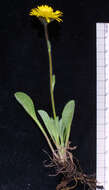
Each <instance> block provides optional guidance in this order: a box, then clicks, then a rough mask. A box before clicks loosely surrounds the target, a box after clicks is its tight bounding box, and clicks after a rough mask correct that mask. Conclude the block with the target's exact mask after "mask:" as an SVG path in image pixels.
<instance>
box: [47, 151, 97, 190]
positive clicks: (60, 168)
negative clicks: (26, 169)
mask: <svg viewBox="0 0 109 190" xmlns="http://www.w3.org/2000/svg"><path fill="white" fill-rule="evenodd" d="M69 149H70V148H69ZM69 149H68V150H66V158H67V159H66V161H65V162H63V163H62V162H60V160H59V158H57V157H55V156H54V155H53V158H51V157H50V156H49V159H50V162H49V164H47V163H46V162H45V167H50V168H51V167H53V168H55V174H50V176H57V175H59V174H61V175H62V176H63V178H62V180H61V182H60V184H58V185H57V187H56V190H72V189H74V188H75V187H76V186H77V185H78V184H80V183H81V184H83V185H87V186H88V187H89V189H90V190H95V189H96V186H97V185H96V184H97V181H96V178H95V176H94V175H87V174H84V173H83V171H82V169H81V167H80V164H79V161H78V159H77V158H75V157H74V156H73V154H72V153H71V152H69ZM56 154H57V152H56Z"/></svg>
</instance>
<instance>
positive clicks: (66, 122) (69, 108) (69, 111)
mask: <svg viewBox="0 0 109 190" xmlns="http://www.w3.org/2000/svg"><path fill="white" fill-rule="evenodd" d="M74 109H75V102H74V100H71V101H69V102H68V103H67V104H66V105H65V107H64V110H63V112H62V126H63V127H64V129H65V136H66V137H65V145H67V143H68V140H69V136H70V130H71V123H72V119H73V115H74ZM63 131H64V130H63Z"/></svg>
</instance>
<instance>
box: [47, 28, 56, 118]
mask: <svg viewBox="0 0 109 190" xmlns="http://www.w3.org/2000/svg"><path fill="white" fill-rule="evenodd" d="M44 31H45V38H46V43H47V49H48V57H49V72H50V95H51V103H52V110H53V116H54V119H55V118H56V111H55V101H54V94H53V89H52V81H53V75H52V55H51V44H50V41H49V37H48V30H47V24H44Z"/></svg>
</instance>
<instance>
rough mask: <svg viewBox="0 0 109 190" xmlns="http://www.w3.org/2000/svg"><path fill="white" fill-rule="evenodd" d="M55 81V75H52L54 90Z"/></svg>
mask: <svg viewBox="0 0 109 190" xmlns="http://www.w3.org/2000/svg"><path fill="white" fill-rule="evenodd" d="M55 83H56V78H55V75H52V90H53V91H54V87H55Z"/></svg>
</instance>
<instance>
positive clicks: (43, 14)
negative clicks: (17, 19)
mask: <svg viewBox="0 0 109 190" xmlns="http://www.w3.org/2000/svg"><path fill="white" fill-rule="evenodd" d="M29 15H31V16H36V17H38V18H39V19H40V20H41V21H42V22H43V23H50V22H51V21H53V20H57V21H58V22H62V19H61V18H60V17H61V16H62V15H63V13H62V12H61V11H59V10H57V11H55V12H54V11H53V8H52V7H50V6H48V5H41V6H38V7H37V8H33V9H31V11H30V14H29Z"/></svg>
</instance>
